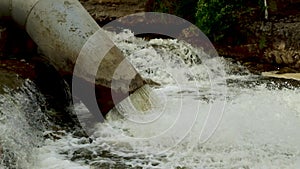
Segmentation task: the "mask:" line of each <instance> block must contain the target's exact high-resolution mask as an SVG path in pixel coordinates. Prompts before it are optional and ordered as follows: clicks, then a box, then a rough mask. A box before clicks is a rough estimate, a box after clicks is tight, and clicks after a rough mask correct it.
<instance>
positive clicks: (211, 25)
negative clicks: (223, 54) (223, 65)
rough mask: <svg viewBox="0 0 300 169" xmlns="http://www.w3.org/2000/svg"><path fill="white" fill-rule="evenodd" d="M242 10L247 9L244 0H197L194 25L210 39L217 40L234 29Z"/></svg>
mask: <svg viewBox="0 0 300 169" xmlns="http://www.w3.org/2000/svg"><path fill="white" fill-rule="evenodd" d="M243 11H247V1H245V0H231V1H227V0H199V1H198V6H197V12H196V25H197V26H198V27H199V28H200V29H201V30H202V31H203V33H205V34H206V35H207V36H208V37H209V38H210V39H211V40H212V41H214V42H219V41H221V40H222V39H223V38H224V35H227V34H228V33H230V32H232V31H234V27H235V26H237V20H238V19H239V18H240V15H241V14H242V13H243Z"/></svg>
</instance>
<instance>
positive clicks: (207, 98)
mask: <svg viewBox="0 0 300 169" xmlns="http://www.w3.org/2000/svg"><path fill="white" fill-rule="evenodd" d="M108 34H109V36H110V37H111V39H112V40H113V41H114V42H115V43H116V44H117V46H118V47H119V48H120V49H121V50H122V51H123V53H124V54H125V56H126V57H127V58H128V59H129V60H130V62H131V63H132V64H133V65H134V66H135V68H136V69H137V70H138V71H139V73H140V74H141V75H142V76H143V77H144V78H146V79H151V80H152V81H155V82H157V83H158V84H159V85H152V86H146V87H144V88H142V89H141V90H139V91H138V92H137V94H134V95H133V96H131V98H128V99H126V100H125V101H123V102H122V103H121V104H120V105H118V106H117V107H116V108H115V109H113V110H111V112H110V113H109V114H108V119H107V121H106V122H105V123H101V124H97V125H96V126H95V128H94V129H93V130H94V133H93V134H92V135H91V136H90V137H89V138H88V137H79V136H75V135H74V134H73V132H70V131H69V132H67V131H53V130H50V129H49V127H48V126H49V125H51V122H50V121H49V119H48V118H47V117H46V116H45V115H44V112H43V111H45V110H43V109H42V108H41V107H42V105H43V104H45V101H44V98H43V96H42V95H41V94H40V93H39V91H38V89H37V88H36V87H35V84H34V83H32V82H31V81H29V80H27V81H26V83H25V84H24V86H23V87H22V89H21V90H19V91H18V92H13V91H9V89H7V94H2V95H0V105H1V106H0V145H1V154H2V157H1V163H0V168H11V169H14V168H15V169H27V168H28V169H69V168H72V169H88V168H95V169H96V168H116V169H118V168H120V169H121V168H122V169H123V168H145V169H152V168H159V169H171V168H174V169H250V168H251V169H263V168H266V169H267V168H268V169H269V168H272V169H284V168H286V169H293V168H295V169H297V168H300V135H299V130H300V100H299V98H300V90H299V88H297V87H294V86H293V85H290V84H289V83H288V81H278V80H275V79H268V78H262V77H260V76H258V75H253V74H251V73H249V72H248V71H247V70H246V69H244V68H243V67H242V66H240V65H239V64H238V63H233V62H231V61H230V60H228V59H224V58H222V57H215V58H211V57H209V56H208V55H207V54H205V53H204V52H203V50H201V49H195V48H193V47H192V46H190V45H189V44H186V43H184V42H180V41H177V40H162V39H152V40H150V41H146V40H143V39H142V38H135V37H133V36H132V35H133V34H132V33H131V32H130V31H123V32H121V33H119V34H115V33H110V32H108ZM145 97H146V98H148V99H146V101H145ZM74 112H77V113H78V112H79V113H81V114H83V116H84V115H86V114H88V110H87V109H86V108H85V106H84V105H83V104H80V103H77V104H76V105H75V107H74ZM209 115H211V116H209ZM46 135H48V136H49V135H50V137H45V136H46Z"/></svg>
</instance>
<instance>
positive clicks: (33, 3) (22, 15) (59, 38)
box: [0, 0, 144, 114]
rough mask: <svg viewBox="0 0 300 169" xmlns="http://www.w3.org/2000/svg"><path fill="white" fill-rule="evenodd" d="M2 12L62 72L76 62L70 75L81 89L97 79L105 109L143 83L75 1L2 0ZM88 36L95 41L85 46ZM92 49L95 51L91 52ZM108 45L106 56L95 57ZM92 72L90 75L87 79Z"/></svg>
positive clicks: (99, 98) (69, 71)
mask: <svg viewBox="0 0 300 169" xmlns="http://www.w3.org/2000/svg"><path fill="white" fill-rule="evenodd" d="M6 17H10V18H12V19H13V20H14V21H15V22H16V23H18V24H19V25H20V26H22V27H24V28H25V29H26V31H27V33H28V34H29V36H30V37H31V38H32V40H33V41H34V42H35V43H36V44H37V45H38V47H39V49H40V50H41V51H42V52H43V54H44V55H45V56H46V57H47V59H48V60H49V61H50V62H51V63H52V64H53V65H54V66H55V68H56V69H57V70H58V71H59V72H60V73H61V74H62V76H64V77H69V76H73V70H74V67H75V65H76V66H79V68H78V70H80V71H78V72H80V73H77V74H75V76H74V78H76V79H80V80H79V81H80V83H81V84H80V85H79V86H77V87H79V88H81V87H82V91H85V89H84V86H89V85H93V84H94V83H95V89H96V96H97V103H98V106H99V108H100V110H101V113H103V114H105V113H107V112H108V111H109V110H110V109H111V108H112V107H114V105H115V104H117V103H118V102H120V101H121V100H122V99H124V98H125V97H126V96H128V93H132V92H134V91H135V90H137V89H138V88H140V87H141V86H143V85H144V81H143V79H142V78H141V76H140V75H139V74H138V73H137V72H136V70H135V69H134V68H133V66H132V65H131V64H130V63H129V62H128V61H127V60H126V59H125V58H124V56H123V55H122V53H121V52H120V50H119V49H118V48H117V47H115V46H114V44H113V43H112V42H111V40H110V39H109V38H108V37H107V36H106V34H105V32H104V31H102V29H101V28H100V27H99V26H98V24H97V23H96V22H95V20H94V19H93V18H92V17H91V16H90V15H89V13H88V12H87V11H86V10H85V9H84V7H83V6H82V5H81V4H80V2H78V1H77V0H1V1H0V18H6ZM95 37H96V39H95ZM90 41H92V43H97V44H98V45H97V44H96V45H95V46H94V48H92V49H87V48H88V47H89V45H86V44H90ZM95 48H97V52H98V53H97V52H89V51H90V50H94V49H95ZM106 50H107V53H106V52H105V53H106V54H105V56H104V58H99V56H97V55H98V54H99V52H104V51H106ZM82 51H87V52H86V53H82ZM84 54H86V55H87V56H83V58H84V60H85V61H84V62H82V65H81V64H79V65H78V64H76V62H77V63H78V58H79V56H80V55H84ZM100 55H101V54H100ZM97 59H102V60H101V64H100V66H99V64H98V65H97V64H95V62H97ZM93 67H96V68H99V69H97V70H96V73H95V72H93V73H91V69H92V68H93ZM120 67H121V68H120ZM128 70H130V71H128ZM116 72H117V73H116ZM93 74H95V78H94V79H93V78H90V77H93ZM116 74H117V75H116ZM112 83H113V84H117V85H112ZM79 90H81V89H79ZM88 97H89V96H85V97H82V98H80V99H83V102H84V100H86V103H85V104H86V105H87V107H88V108H89V106H88V105H89V98H88ZM91 107H93V106H91ZM91 109H95V107H94V108H91Z"/></svg>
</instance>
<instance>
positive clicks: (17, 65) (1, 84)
mask: <svg viewBox="0 0 300 169" xmlns="http://www.w3.org/2000/svg"><path fill="white" fill-rule="evenodd" d="M34 77H35V71H34V66H33V65H31V64H28V63H24V62H20V61H19V60H0V93H4V92H5V90H4V88H9V89H13V90H16V89H18V88H19V87H21V86H22V85H23V84H24V82H25V79H27V78H29V79H33V78H34Z"/></svg>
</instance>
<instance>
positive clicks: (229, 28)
mask: <svg viewBox="0 0 300 169" xmlns="http://www.w3.org/2000/svg"><path fill="white" fill-rule="evenodd" d="M150 2H151V4H150V5H149V6H151V7H150V10H151V11H156V12H164V13H171V14H174V15H177V16H179V17H182V18H184V19H187V20H189V21H190V22H192V23H194V24H196V25H197V26H198V27H199V28H200V29H201V31H203V33H205V34H206V35H207V36H208V37H209V38H210V40H211V41H213V42H214V43H223V42H224V41H226V42H227V43H235V44H239V43H242V42H243V41H245V40H246V39H247V36H248V33H247V32H245V31H244V32H243V29H242V28H241V27H240V20H243V21H244V22H245V20H244V19H247V16H249V15H254V13H255V15H257V16H258V17H260V18H263V17H261V15H263V10H264V9H265V7H264V2H263V0H255V1H247V0H230V1H228V0H174V1H168V0H152V1H150ZM193 6H194V8H193ZM248 18H249V17H248ZM252 18H253V17H252ZM229 37H230V38H229ZM234 37H236V38H234Z"/></svg>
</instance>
